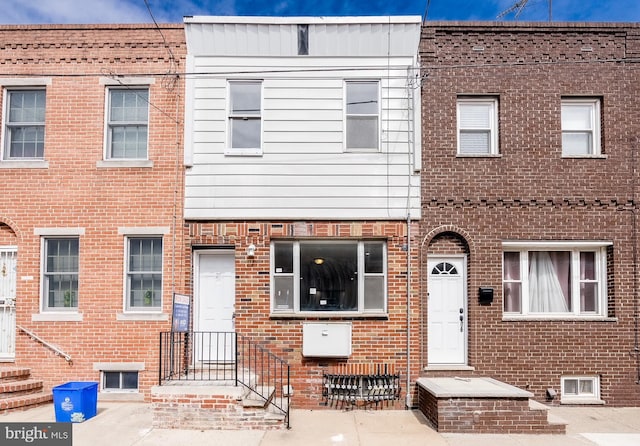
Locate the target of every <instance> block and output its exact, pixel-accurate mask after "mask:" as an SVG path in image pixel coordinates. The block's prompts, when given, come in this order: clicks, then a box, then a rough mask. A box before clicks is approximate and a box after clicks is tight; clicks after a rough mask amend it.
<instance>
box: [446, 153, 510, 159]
mask: <svg viewBox="0 0 640 446" xmlns="http://www.w3.org/2000/svg"><path fill="white" fill-rule="evenodd" d="M456 158H502V154H501V153H458V154H456Z"/></svg>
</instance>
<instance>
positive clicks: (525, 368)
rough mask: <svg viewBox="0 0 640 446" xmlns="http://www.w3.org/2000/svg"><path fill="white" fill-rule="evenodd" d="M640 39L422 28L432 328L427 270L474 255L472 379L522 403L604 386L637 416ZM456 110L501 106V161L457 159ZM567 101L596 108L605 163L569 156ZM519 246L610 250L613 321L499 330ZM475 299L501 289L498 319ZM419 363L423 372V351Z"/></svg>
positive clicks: (626, 30) (555, 29)
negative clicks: (585, 385) (511, 256)
mask: <svg viewBox="0 0 640 446" xmlns="http://www.w3.org/2000/svg"><path fill="white" fill-rule="evenodd" d="M639 37H640V28H638V27H637V26H629V25H611V24H601V25H595V24H589V25H585V24H506V23H505V24H495V23H491V24H489V23H484V24H483V23H471V22H469V23H444V22H433V23H428V24H427V25H426V26H425V27H424V29H423V36H422V41H421V57H422V64H423V72H422V78H423V84H422V88H423V92H422V98H423V128H422V131H423V138H422V140H423V144H424V149H423V157H424V158H423V160H424V163H423V166H424V170H423V174H422V194H423V195H422V197H423V198H422V200H423V219H422V222H421V234H422V243H423V246H424V249H423V250H422V252H421V253H420V258H421V264H422V265H423V267H422V268H421V271H422V272H423V274H422V276H421V302H422V311H423V316H424V318H423V320H425V321H426V314H427V311H428V310H427V305H426V302H425V301H426V293H427V292H428V290H427V276H426V274H424V271H425V269H424V265H426V262H427V259H428V258H429V256H430V255H434V254H440V255H441V254H459V253H464V254H466V256H467V259H468V271H467V279H468V280H467V289H468V290H469V291H468V295H467V299H468V339H467V342H468V365H469V366H471V367H473V368H474V370H473V371H472V372H467V373H470V374H476V375H479V376H491V377H493V378H496V379H499V380H503V381H505V382H507V383H510V384H512V385H516V386H518V387H521V388H523V389H527V390H529V391H531V392H533V393H534V395H535V398H536V399H538V400H540V401H545V398H546V394H545V392H546V389H548V388H553V389H555V390H556V391H558V395H559V394H560V380H561V376H565V375H589V376H599V377H600V383H601V395H600V397H601V399H602V400H604V402H605V403H606V404H610V405H615V406H623V405H629V406H636V405H638V404H640V386H638V384H637V380H638V357H637V354H636V355H635V356H634V354H633V352H634V350H635V351H637V345H635V344H634V342H635V341H634V337H636V336H637V335H636V331H637V322H638V321H637V318H638V313H637V308H638V284H637V273H638V271H637V249H638V239H637V224H638V221H637V210H638V209H637V186H636V185H637V183H638V176H637V172H638V160H637V150H638V141H639V139H638V128H639V127H638V122H639V118H640V107H639V106H638V102H637V100H636V98H637V97H638V94H639V93H640V91H639V85H640V78H639V76H638V70H637V67H636V64H637V55H638V51H639V49H640V46H639V42H640V41H639V40H638V39H639ZM460 96H482V97H492V98H496V99H497V100H498V104H499V105H498V109H499V118H498V119H499V125H498V129H499V154H498V155H494V156H457V142H456V139H457V136H456V101H457V99H458V97H460ZM565 97H594V98H598V99H600V101H601V110H600V114H601V129H602V155H601V156H597V157H582V158H576V157H574V158H569V157H563V156H562V151H561V147H562V146H561V143H562V141H561V127H560V104H561V99H562V98H565ZM513 240H517V241H596V240H597V241H607V242H609V243H610V246H609V248H608V252H607V294H608V301H607V307H608V308H607V310H606V311H605V313H606V314H604V317H602V318H600V319H599V320H577V319H576V318H564V319H562V320H559V319H556V320H544V319H542V318H529V319H527V320H517V319H516V320H514V319H510V318H506V317H504V315H503V293H502V251H503V246H502V244H503V242H504V241H513ZM480 286H489V287H492V288H493V289H494V292H495V295H494V300H493V302H492V303H491V304H490V305H480V304H479V303H478V295H477V290H478V288H479V287H480ZM427 324H428V321H426V322H425V323H424V325H423V327H422V329H423V333H424V332H426V330H427V327H428V325H427ZM636 339H637V337H636ZM422 353H423V356H422V358H423V361H424V364H425V365H426V364H427V363H428V357H427V353H428V352H427V347H426V343H425V345H423V346H422ZM439 373H440V374H441V373H443V372H427V374H430V375H431V376H433V375H437V374H439ZM458 373H460V372H458ZM463 373H464V372H463ZM558 402H559V398H556V399H555V400H554V401H553V403H558Z"/></svg>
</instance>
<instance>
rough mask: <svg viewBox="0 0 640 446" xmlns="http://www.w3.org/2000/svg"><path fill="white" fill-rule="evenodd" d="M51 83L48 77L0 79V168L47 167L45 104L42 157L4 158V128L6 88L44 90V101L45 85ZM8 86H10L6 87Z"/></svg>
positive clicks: (5, 124) (7, 95) (5, 120)
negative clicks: (0, 91) (0, 110)
mask: <svg viewBox="0 0 640 446" xmlns="http://www.w3.org/2000/svg"><path fill="white" fill-rule="evenodd" d="M49 85H51V79H50V78H31V79H0V88H2V122H0V125H1V126H2V127H1V128H0V168H5V169H6V168H9V169H48V168H49V163H48V161H46V160H45V157H46V148H47V147H46V137H47V136H46V135H47V118H46V114H47V106H46V105H45V122H44V128H45V147H44V153H43V157H42V158H25V159H17V158H14V159H5V156H6V154H5V151H6V147H5V144H6V143H7V141H6V133H7V132H6V129H7V119H8V117H9V113H8V111H7V106H8V104H7V101H8V99H9V94H8V93H7V90H44V91H45V101H46V94H47V86H49ZM7 87H10V88H7Z"/></svg>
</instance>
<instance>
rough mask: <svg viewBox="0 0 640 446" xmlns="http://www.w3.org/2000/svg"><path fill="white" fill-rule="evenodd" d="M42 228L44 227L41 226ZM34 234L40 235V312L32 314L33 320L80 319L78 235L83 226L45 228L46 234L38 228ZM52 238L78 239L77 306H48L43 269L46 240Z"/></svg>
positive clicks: (45, 259)
mask: <svg viewBox="0 0 640 446" xmlns="http://www.w3.org/2000/svg"><path fill="white" fill-rule="evenodd" d="M41 229H44V228H41ZM34 232H35V233H36V235H40V313H39V314H33V315H32V316H31V319H32V320H33V321H81V320H82V315H81V314H80V313H79V309H80V262H81V257H80V252H81V246H80V236H81V235H84V228H47V230H46V234H38V232H40V231H38V228H36V229H35V230H34ZM53 238H68V239H77V240H78V306H77V307H75V308H74V307H68V308H65V307H63V308H50V307H49V306H48V305H47V303H46V299H47V296H45V294H44V290H45V270H46V262H47V256H46V249H45V248H46V242H47V240H48V239H53Z"/></svg>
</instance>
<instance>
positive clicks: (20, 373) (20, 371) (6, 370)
mask: <svg viewBox="0 0 640 446" xmlns="http://www.w3.org/2000/svg"><path fill="white" fill-rule="evenodd" d="M30 376H31V369H29V368H27V367H0V383H6V382H14V381H22V380H25V379H29V377H30Z"/></svg>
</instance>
